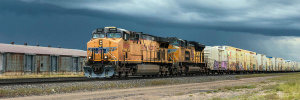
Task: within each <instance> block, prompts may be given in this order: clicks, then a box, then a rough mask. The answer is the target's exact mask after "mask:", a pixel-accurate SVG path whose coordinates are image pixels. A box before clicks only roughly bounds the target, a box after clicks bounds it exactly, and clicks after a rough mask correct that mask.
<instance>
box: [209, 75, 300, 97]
mask: <svg viewBox="0 0 300 100" xmlns="http://www.w3.org/2000/svg"><path fill="white" fill-rule="evenodd" d="M273 75H275V74H253V75H242V76H237V77H240V78H245V77H261V76H273ZM228 91H231V92H232V91H246V92H245V93H244V94H241V95H237V96H234V97H225V98H213V100H300V73H283V74H280V76H278V77H274V78H271V79H268V80H266V81H263V82H260V83H254V84H251V85H244V86H235V87H224V88H220V89H218V90H216V91H214V92H228Z"/></svg>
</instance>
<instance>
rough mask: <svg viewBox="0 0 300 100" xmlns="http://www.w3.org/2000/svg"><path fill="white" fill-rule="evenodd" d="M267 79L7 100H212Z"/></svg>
mask: <svg viewBox="0 0 300 100" xmlns="http://www.w3.org/2000/svg"><path fill="white" fill-rule="evenodd" d="M273 77H276V76H267V77H254V78H244V79H238V80H222V81H213V82H203V83H190V84H180V85H166V86H152V87H143V88H130V89H113V90H103V91H92V92H77V93H66V94H54V95H47V96H29V97H17V98H8V99H7V100H9V99H11V100H90V99H94V100H107V99H109V100H157V99H162V100H191V99H192V100H202V99H212V96H211V95H214V96H216V95H217V96H218V97H227V96H232V95H235V94H237V93H239V92H243V91H239V92H235V93H229V92H228V93H221V94H220V93H207V92H209V91H214V90H216V89H219V88H222V87H231V86H239V85H248V84H253V83H258V82H261V81H264V80H266V79H269V78H273Z"/></svg>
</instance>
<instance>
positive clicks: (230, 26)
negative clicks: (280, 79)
mask: <svg viewBox="0 0 300 100" xmlns="http://www.w3.org/2000/svg"><path fill="white" fill-rule="evenodd" d="M23 1H27V3H33V4H34V3H40V4H50V5H56V6H60V7H63V8H66V9H69V10H70V9H72V10H71V11H73V10H75V11H74V14H83V15H86V16H94V17H101V15H98V13H108V12H109V13H110V14H111V13H112V14H117V15H116V16H122V18H123V17H124V18H128V19H127V20H132V21H134V22H138V23H139V24H152V25H153V26H154V27H155V26H156V27H181V28H195V27H201V28H203V29H211V30H220V31H228V32H248V33H255V34H263V35H271V36H300V33H299V32H300V30H299V28H298V27H299V26H300V22H299V18H300V14H298V13H297V12H299V11H300V8H299V6H300V2H299V1H297V0H288V1H287V0H273V1H272V2H270V1H269V0H227V1H224V0H214V1H212V0H193V1H192V0H185V1H182V0H161V1H157V0H156V1H154V0H147V1H140V0H126V1H123V0H101V1H99V0H89V1H82V0H72V1H69V0H51V1H50V0H48V1H46V0H23ZM76 11H78V12H79V13H78V12H76ZM68 13H70V12H68ZM116 19H118V18H116Z"/></svg>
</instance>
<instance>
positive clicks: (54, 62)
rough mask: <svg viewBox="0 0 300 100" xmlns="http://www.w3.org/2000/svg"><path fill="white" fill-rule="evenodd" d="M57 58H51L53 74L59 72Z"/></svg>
mask: <svg viewBox="0 0 300 100" xmlns="http://www.w3.org/2000/svg"><path fill="white" fill-rule="evenodd" d="M57 66H58V64H57V56H51V72H57Z"/></svg>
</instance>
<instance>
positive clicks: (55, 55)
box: [0, 43, 86, 75]
mask: <svg viewBox="0 0 300 100" xmlns="http://www.w3.org/2000/svg"><path fill="white" fill-rule="evenodd" d="M85 58H86V51H83V50H76V49H65V48H53V47H40V46H28V45H15V44H2V43H0V74H2V75H3V74H5V75H15V74H20V75H22V74H50V73H78V72H82V71H83V69H82V67H83V65H84V60H85Z"/></svg>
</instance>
